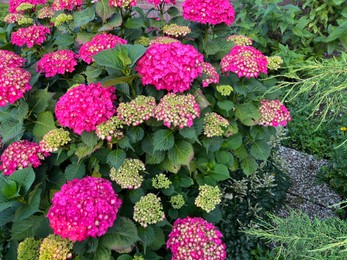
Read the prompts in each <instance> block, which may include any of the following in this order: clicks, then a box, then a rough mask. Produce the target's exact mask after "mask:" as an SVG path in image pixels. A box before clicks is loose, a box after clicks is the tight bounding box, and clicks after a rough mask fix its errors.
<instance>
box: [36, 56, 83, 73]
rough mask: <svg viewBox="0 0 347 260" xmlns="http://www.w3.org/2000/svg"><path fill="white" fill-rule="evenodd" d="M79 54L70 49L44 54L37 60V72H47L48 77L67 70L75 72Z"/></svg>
mask: <svg viewBox="0 0 347 260" xmlns="http://www.w3.org/2000/svg"><path fill="white" fill-rule="evenodd" d="M76 57H77V55H76V54H75V53H74V52H73V51H70V50H58V51H56V52H51V53H47V54H45V55H43V57H42V58H41V59H40V60H39V61H38V62H37V68H36V71H37V72H41V73H42V72H43V73H46V77H47V78H48V77H53V76H55V75H57V74H61V75H63V74H64V73H65V72H73V71H74V70H75V66H76V65H77V60H76Z"/></svg>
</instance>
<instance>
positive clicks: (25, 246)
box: [17, 237, 42, 260]
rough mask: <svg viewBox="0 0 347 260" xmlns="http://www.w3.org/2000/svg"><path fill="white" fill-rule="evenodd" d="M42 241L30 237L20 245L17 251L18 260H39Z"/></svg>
mask: <svg viewBox="0 0 347 260" xmlns="http://www.w3.org/2000/svg"><path fill="white" fill-rule="evenodd" d="M41 242H42V240H41V239H38V240H36V239H35V238H33V237H28V238H26V239H24V240H23V241H22V242H20V243H19V245H18V249H17V254H18V255H17V259H18V260H37V259H38V258H39V253H40V244H41Z"/></svg>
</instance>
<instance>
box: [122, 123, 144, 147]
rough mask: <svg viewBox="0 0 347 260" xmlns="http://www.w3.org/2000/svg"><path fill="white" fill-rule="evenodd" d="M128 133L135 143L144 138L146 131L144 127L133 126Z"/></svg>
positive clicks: (131, 140) (131, 141)
mask: <svg viewBox="0 0 347 260" xmlns="http://www.w3.org/2000/svg"><path fill="white" fill-rule="evenodd" d="M126 135H127V136H128V137H129V139H130V143H132V144H135V143H137V142H140V141H141V140H142V139H143V137H144V136H145V132H144V131H143V129H142V127H140V126H135V127H131V128H130V129H129V130H128V131H127V133H126Z"/></svg>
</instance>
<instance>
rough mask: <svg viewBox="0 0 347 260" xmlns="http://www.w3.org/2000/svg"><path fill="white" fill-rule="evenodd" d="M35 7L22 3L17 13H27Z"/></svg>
mask: <svg viewBox="0 0 347 260" xmlns="http://www.w3.org/2000/svg"><path fill="white" fill-rule="evenodd" d="M34 7H35V5H33V4H30V3H21V4H20V5H19V6H18V7H17V8H16V11H17V12H20V11H26V10H30V9H33V8H34Z"/></svg>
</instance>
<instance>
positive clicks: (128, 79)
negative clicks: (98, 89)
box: [102, 74, 140, 90]
mask: <svg viewBox="0 0 347 260" xmlns="http://www.w3.org/2000/svg"><path fill="white" fill-rule="evenodd" d="M139 77H140V76H139V75H138V74H134V75H130V76H124V77H119V78H114V79H107V80H105V81H102V86H103V87H109V86H115V85H118V84H122V83H126V84H131V83H132V82H133V81H134V80H135V79H137V78H139ZM117 90H118V88H117Z"/></svg>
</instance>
